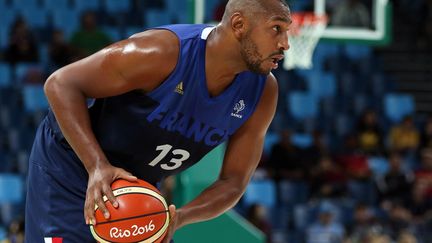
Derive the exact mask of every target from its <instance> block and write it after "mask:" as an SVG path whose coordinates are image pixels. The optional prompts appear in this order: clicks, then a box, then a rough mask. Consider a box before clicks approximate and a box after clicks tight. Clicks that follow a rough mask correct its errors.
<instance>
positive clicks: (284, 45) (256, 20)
mask: <svg viewBox="0 0 432 243" xmlns="http://www.w3.org/2000/svg"><path fill="white" fill-rule="evenodd" d="M222 24H224V25H226V26H229V27H230V28H231V30H232V31H233V34H234V36H235V38H237V40H238V42H239V44H240V54H241V57H242V59H243V61H244V63H245V65H246V67H247V68H248V69H249V70H250V71H252V72H256V73H261V74H268V73H270V71H271V70H272V69H273V68H276V67H277V62H278V61H280V59H282V58H283V51H284V50H287V49H288V48H289V45H288V27H289V25H290V24H291V14H290V10H289V7H288V5H287V4H286V2H285V1H284V0H230V1H228V3H227V6H226V8H225V13H224V16H223V18H222Z"/></svg>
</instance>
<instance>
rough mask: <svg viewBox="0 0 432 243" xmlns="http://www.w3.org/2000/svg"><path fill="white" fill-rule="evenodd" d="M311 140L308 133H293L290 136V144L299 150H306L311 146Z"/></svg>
mask: <svg viewBox="0 0 432 243" xmlns="http://www.w3.org/2000/svg"><path fill="white" fill-rule="evenodd" d="M312 141H313V138H312V136H311V135H310V134H309V133H294V134H292V135H291V142H292V143H293V144H294V145H296V146H297V147H300V148H307V147H309V146H311V145H312Z"/></svg>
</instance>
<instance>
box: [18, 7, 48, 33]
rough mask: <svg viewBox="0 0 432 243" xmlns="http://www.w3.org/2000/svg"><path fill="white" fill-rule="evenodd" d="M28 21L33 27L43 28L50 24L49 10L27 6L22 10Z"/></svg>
mask: <svg viewBox="0 0 432 243" xmlns="http://www.w3.org/2000/svg"><path fill="white" fill-rule="evenodd" d="M21 13H22V14H23V16H24V18H25V20H26V21H27V23H28V24H29V25H30V26H31V27H33V28H43V27H45V26H47V24H48V17H47V15H48V14H47V11H46V9H45V8H41V7H27V6H26V7H25V8H23V9H22V10H21Z"/></svg>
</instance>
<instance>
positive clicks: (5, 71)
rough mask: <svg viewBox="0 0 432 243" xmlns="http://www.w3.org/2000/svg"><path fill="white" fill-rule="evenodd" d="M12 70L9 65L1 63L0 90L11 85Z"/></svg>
mask: <svg viewBox="0 0 432 243" xmlns="http://www.w3.org/2000/svg"><path fill="white" fill-rule="evenodd" d="M11 80H12V69H11V67H10V65H9V64H7V63H0V88H1V87H7V86H10V85H11Z"/></svg>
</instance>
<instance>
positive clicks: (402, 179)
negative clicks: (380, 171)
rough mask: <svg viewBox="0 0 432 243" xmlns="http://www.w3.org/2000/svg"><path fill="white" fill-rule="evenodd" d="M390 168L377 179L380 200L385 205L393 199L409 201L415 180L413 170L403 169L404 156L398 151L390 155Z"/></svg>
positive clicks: (400, 201)
mask: <svg viewBox="0 0 432 243" xmlns="http://www.w3.org/2000/svg"><path fill="white" fill-rule="evenodd" d="M388 161H389V165H390V169H389V171H388V172H387V174H386V175H385V176H384V178H382V179H379V180H378V181H377V187H378V192H379V196H380V202H381V204H382V205H383V207H387V206H385V205H387V204H389V203H390V202H391V201H396V202H399V203H406V202H407V201H409V199H410V196H409V192H410V191H411V187H412V184H413V182H414V175H413V174H412V173H411V172H405V171H403V170H402V163H403V158H402V156H401V155H400V154H399V153H397V152H392V153H390V155H389V159H388Z"/></svg>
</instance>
